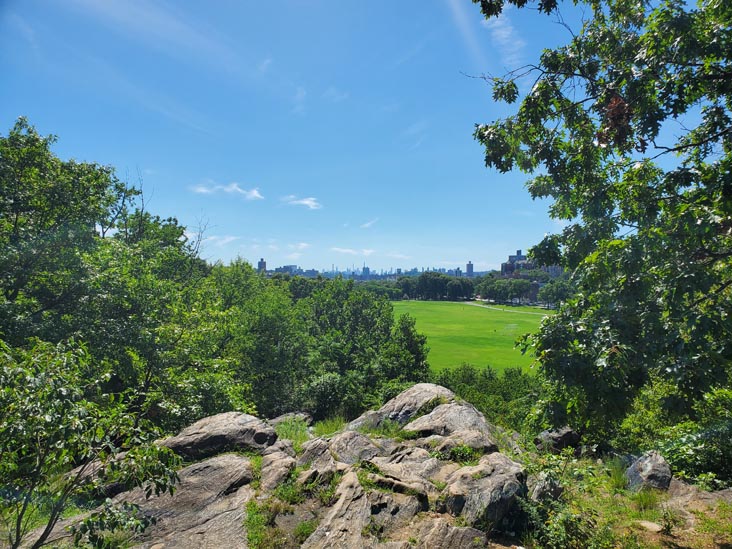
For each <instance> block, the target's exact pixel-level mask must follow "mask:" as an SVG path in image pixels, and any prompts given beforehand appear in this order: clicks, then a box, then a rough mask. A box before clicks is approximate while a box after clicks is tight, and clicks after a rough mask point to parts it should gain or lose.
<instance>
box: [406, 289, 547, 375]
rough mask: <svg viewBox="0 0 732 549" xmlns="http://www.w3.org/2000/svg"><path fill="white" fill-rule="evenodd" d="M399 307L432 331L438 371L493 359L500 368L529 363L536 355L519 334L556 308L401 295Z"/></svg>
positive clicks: (419, 326)
mask: <svg viewBox="0 0 732 549" xmlns="http://www.w3.org/2000/svg"><path fill="white" fill-rule="evenodd" d="M393 305H394V313H395V314H397V315H399V314H403V313H409V314H410V315H411V316H413V317H414V318H415V319H416V321H417V330H418V331H419V332H420V333H423V334H424V335H426V336H427V345H428V346H429V348H430V353H429V356H428V361H429V363H430V366H431V368H432V370H433V371H437V370H441V369H443V368H453V367H455V366H458V365H460V364H462V363H464V362H468V363H470V364H474V365H476V366H485V365H490V366H492V367H493V368H495V369H496V370H498V371H502V370H504V369H505V368H508V367H511V366H519V367H521V368H524V369H529V366H530V365H531V363H532V360H533V358H532V357H530V356H528V355H522V354H521V351H520V350H519V349H517V348H516V346H515V344H516V340H517V339H518V337H519V336H521V335H523V334H525V333H529V332H535V331H536V330H537V329H538V328H539V323H540V322H541V319H542V318H543V316H544V315H546V314H552V313H551V312H548V311H545V310H543V309H537V308H536V307H508V306H505V305H499V306H496V307H495V308H494V307H493V306H491V307H484V306H478V305H475V304H470V303H454V302H447V301H396V302H394V303H393Z"/></svg>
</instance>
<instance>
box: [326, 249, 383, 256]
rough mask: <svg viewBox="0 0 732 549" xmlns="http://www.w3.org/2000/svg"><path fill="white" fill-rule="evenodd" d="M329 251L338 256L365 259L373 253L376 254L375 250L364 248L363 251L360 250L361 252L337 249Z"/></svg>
mask: <svg viewBox="0 0 732 549" xmlns="http://www.w3.org/2000/svg"><path fill="white" fill-rule="evenodd" d="M331 251H333V252H336V253H338V254H346V255H362V256H365V257H368V256H370V255H372V254H373V253H374V252H376V250H371V249H369V248H364V249H361V250H356V249H354V248H338V247H333V248H331Z"/></svg>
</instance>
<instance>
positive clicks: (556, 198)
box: [474, 0, 732, 436]
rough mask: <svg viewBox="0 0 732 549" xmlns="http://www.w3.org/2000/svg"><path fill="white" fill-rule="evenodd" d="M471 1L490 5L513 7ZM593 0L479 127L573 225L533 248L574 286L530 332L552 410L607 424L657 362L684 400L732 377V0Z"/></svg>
mask: <svg viewBox="0 0 732 549" xmlns="http://www.w3.org/2000/svg"><path fill="white" fill-rule="evenodd" d="M474 1H475V2H476V3H479V4H480V7H481V9H482V11H483V13H484V15H485V16H486V17H491V16H495V15H497V14H498V13H500V11H501V9H502V7H503V1H501V0H480V1H479V0H474ZM509 1H510V3H512V4H515V5H516V6H518V7H522V6H523V5H524V4H525V2H524V1H522V0H509ZM556 6H557V3H556V2H555V1H554V0H546V1H542V2H539V4H538V7H539V9H540V10H541V11H544V12H547V13H555V11H556ZM583 9H584V10H585V13H586V14H588V18H587V19H586V20H585V21H584V23H583V24H582V28H581V29H577V30H576V32H575V33H574V34H572V36H571V38H570V40H569V42H568V43H567V45H566V46H562V47H558V48H556V49H549V50H545V51H544V52H543V53H542V55H541V57H540V59H539V60H538V62H537V63H536V64H535V65H530V66H527V67H524V68H520V69H517V70H516V71H514V72H511V73H509V74H507V75H505V76H503V77H495V78H494V77H486V78H487V80H488V81H489V82H490V83H491V84H492V88H493V97H494V99H495V100H497V101H504V102H507V103H514V102H516V101H517V100H518V99H519V95H520V90H521V89H528V90H529V91H528V92H526V93H525V94H524V95H523V97H522V98H521V101H520V104H519V106H518V108H517V110H516V111H515V114H513V115H511V116H508V117H507V118H504V119H501V120H497V121H495V122H492V123H490V124H481V125H478V126H477V127H476V129H475V138H476V139H477V140H479V141H480V142H481V143H482V144H483V145H484V147H485V163H486V165H487V166H489V167H493V168H496V169H497V170H499V171H501V172H506V171H509V170H513V169H519V170H522V171H524V172H526V173H528V174H530V175H531V178H530V179H529V181H528V182H527V188H528V190H529V192H530V193H531V195H532V197H535V198H546V197H548V198H551V199H553V203H552V205H551V206H550V209H549V212H550V214H551V215H552V217H554V218H556V219H561V220H565V221H566V222H567V225H566V228H565V229H564V230H563V231H562V233H561V234H559V235H551V236H549V237H547V238H546V239H545V240H544V241H543V242H542V243H541V244H540V245H539V246H537V247H536V248H535V249H534V250H533V251H534V257H535V258H539V259H541V261H542V262H543V263H546V264H550V263H555V262H558V261H561V262H562V263H563V265H564V266H565V267H567V268H568V269H570V270H571V271H572V272H573V282H574V284H575V285H576V287H577V291H578V294H577V296H576V297H574V298H572V299H570V300H568V301H567V302H565V304H564V305H563V306H562V307H561V309H560V311H559V312H558V314H556V315H553V316H550V317H547V319H546V320H545V321H544V323H543V326H542V328H541V331H540V333H539V334H538V335H537V336H536V337H533V338H531V339H530V340H529V342H530V343H531V344H532V345H533V346H535V350H536V353H537V357H538V359H539V361H540V364H541V369H542V372H543V373H544V375H545V376H546V377H547V378H548V379H549V380H550V381H551V382H552V383H551V384H550V385H551V386H552V387H554V395H553V397H552V401H553V402H554V403H555V405H554V406H549V407H548V408H547V411H549V412H551V414H550V419H551V420H552V421H554V422H564V421H567V420H569V421H571V422H572V423H574V424H575V425H576V426H579V427H582V428H585V429H588V430H589V431H594V433H595V435H596V436H600V435H601V434H602V432H603V431H604V430H606V429H610V428H612V424H613V422H615V420H616V419H617V418H619V417H622V416H623V414H624V413H625V412H626V410H627V409H628V406H629V404H630V403H631V402H632V400H633V398H634V396H635V395H636V393H637V392H638V390H639V388H641V387H642V386H643V385H644V384H645V383H646V382H647V381H648V379H649V377H650V376H651V375H652V374H653V375H657V376H659V377H661V378H663V379H668V380H671V381H672V382H673V383H674V384H675V385H676V386H677V387H678V389H679V391H680V392H681V394H682V395H683V396H684V397H685V398H686V402H687V404H686V406H687V407H690V406H691V403H692V402H693V401H694V400H696V399H698V398H699V397H700V395H702V394H703V393H704V392H705V391H707V390H709V389H710V388H713V387H715V386H718V385H724V384H727V383H728V382H729V373H730V359H732V346H730V333H732V318H731V317H730V315H729V310H730V307H731V306H732V277H731V273H732V230H731V227H732V179H730V171H731V169H732V86H730V82H732V78H731V75H732V65H731V63H730V57H731V56H732V47H731V44H732V5H730V3H729V2H722V1H717V0H712V1H703V2H700V3H699V4H697V5H696V6H692V5H690V4H688V3H684V2H681V1H679V0H667V1H664V2H660V3H636V2H625V1H621V0H611V1H609V2H589V3H587V4H586V5H585V6H584V7H583ZM556 404H559V406H556Z"/></svg>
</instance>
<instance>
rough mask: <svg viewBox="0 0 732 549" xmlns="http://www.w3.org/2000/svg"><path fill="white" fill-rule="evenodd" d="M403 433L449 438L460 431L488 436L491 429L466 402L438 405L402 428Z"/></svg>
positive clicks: (481, 415)
mask: <svg viewBox="0 0 732 549" xmlns="http://www.w3.org/2000/svg"><path fill="white" fill-rule="evenodd" d="M404 430H405V431H412V432H416V433H420V434H421V435H423V436H429V435H441V436H445V437H447V436H450V435H452V434H455V433H458V432H461V431H477V432H480V433H485V434H490V432H491V427H490V425H488V423H487V422H486V420H485V417H484V416H483V414H481V413H480V412H479V411H478V410H477V409H476V408H475V406H473V405H472V404H468V403H467V402H450V403H447V404H440V405H439V406H437V407H436V408H435V409H434V410H432V411H431V412H430V413H429V414H427V415H424V416H421V417H419V418H417V419H415V420H414V421H411V422H410V423H407V424H406V425H405V426H404Z"/></svg>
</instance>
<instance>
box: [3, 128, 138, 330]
mask: <svg viewBox="0 0 732 549" xmlns="http://www.w3.org/2000/svg"><path fill="white" fill-rule="evenodd" d="M54 142H55V137H53V136H49V137H42V136H40V135H39V134H38V133H37V132H36V130H35V128H33V126H31V125H29V124H28V122H27V121H26V120H25V119H24V118H20V119H19V120H18V121H17V122H16V123H15V125H14V126H13V128H12V129H11V130H10V132H9V133H8V135H7V136H0V288H2V292H0V333H2V334H3V337H5V339H6V341H8V342H10V343H11V344H15V343H22V341H23V340H24V338H27V337H29V336H38V337H42V338H44V339H54V340H61V339H63V338H64V337H68V336H69V335H70V331H71V328H69V327H68V326H66V324H65V322H66V320H67V319H68V318H69V317H70V315H72V314H73V313H74V312H75V311H76V308H77V305H78V304H79V302H80V300H81V299H82V297H83V296H84V295H85V292H86V291H87V288H86V283H87V281H88V277H89V276H90V273H89V270H88V266H87V265H86V264H85V262H84V256H83V254H84V253H85V252H89V251H90V250H92V249H93V248H94V246H95V245H96V243H97V242H98V234H97V231H102V232H103V231H106V230H107V229H108V228H109V227H110V226H111V225H112V224H114V222H115V220H116V216H117V215H118V213H119V212H120V211H121V209H123V208H124V205H125V204H126V203H127V201H128V200H129V199H130V197H132V196H134V195H135V194H136V192H135V191H134V190H132V189H130V188H128V187H127V186H126V185H124V184H123V183H121V182H120V181H119V180H118V179H117V178H116V177H115V175H114V172H113V170H112V169H111V168H109V167H105V166H99V165H97V164H89V163H80V162H76V161H74V160H70V161H62V160H60V159H59V158H57V157H56V156H55V155H54V154H53V153H52V152H51V145H52V144H53V143H54Z"/></svg>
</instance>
